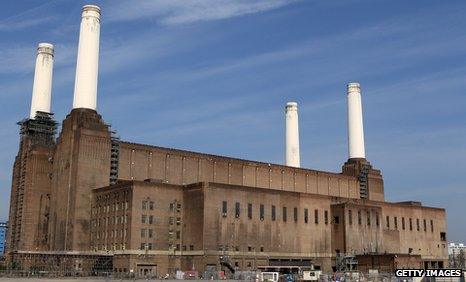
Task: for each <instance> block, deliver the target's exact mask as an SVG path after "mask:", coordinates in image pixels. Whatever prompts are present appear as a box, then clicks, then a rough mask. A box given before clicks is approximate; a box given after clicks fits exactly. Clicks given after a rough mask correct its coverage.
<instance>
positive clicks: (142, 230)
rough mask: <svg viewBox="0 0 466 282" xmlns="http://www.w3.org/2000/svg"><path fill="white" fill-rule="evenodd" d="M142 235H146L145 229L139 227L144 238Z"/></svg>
mask: <svg viewBox="0 0 466 282" xmlns="http://www.w3.org/2000/svg"><path fill="white" fill-rule="evenodd" d="M144 237H146V229H145V228H143V229H141V238H144Z"/></svg>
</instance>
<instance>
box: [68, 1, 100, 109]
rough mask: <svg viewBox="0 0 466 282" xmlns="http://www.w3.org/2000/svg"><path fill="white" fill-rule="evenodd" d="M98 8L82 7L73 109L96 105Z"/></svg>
mask: <svg viewBox="0 0 466 282" xmlns="http://www.w3.org/2000/svg"><path fill="white" fill-rule="evenodd" d="M99 38H100V8H99V7H97V6H94V5H86V6H84V7H83V12H82V20H81V28H80V31H79V45H78V61H77V63H76V79H75V82H74V99H73V109H76V108H86V109H92V110H95V109H96V107H97V76H98V71H99Z"/></svg>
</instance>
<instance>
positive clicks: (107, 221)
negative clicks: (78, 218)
mask: <svg viewBox="0 0 466 282" xmlns="http://www.w3.org/2000/svg"><path fill="white" fill-rule="evenodd" d="M91 223H92V225H93V226H106V225H116V224H126V223H128V216H127V215H122V216H112V217H103V218H97V219H93V220H92V221H91Z"/></svg>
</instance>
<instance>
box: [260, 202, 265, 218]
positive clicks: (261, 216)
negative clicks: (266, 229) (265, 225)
mask: <svg viewBox="0 0 466 282" xmlns="http://www.w3.org/2000/svg"><path fill="white" fill-rule="evenodd" d="M259 212H260V220H264V213H265V208H264V205H262V204H261V205H260V208H259Z"/></svg>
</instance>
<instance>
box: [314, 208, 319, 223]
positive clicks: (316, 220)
mask: <svg viewBox="0 0 466 282" xmlns="http://www.w3.org/2000/svg"><path fill="white" fill-rule="evenodd" d="M314 223H315V224H319V210H314Z"/></svg>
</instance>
